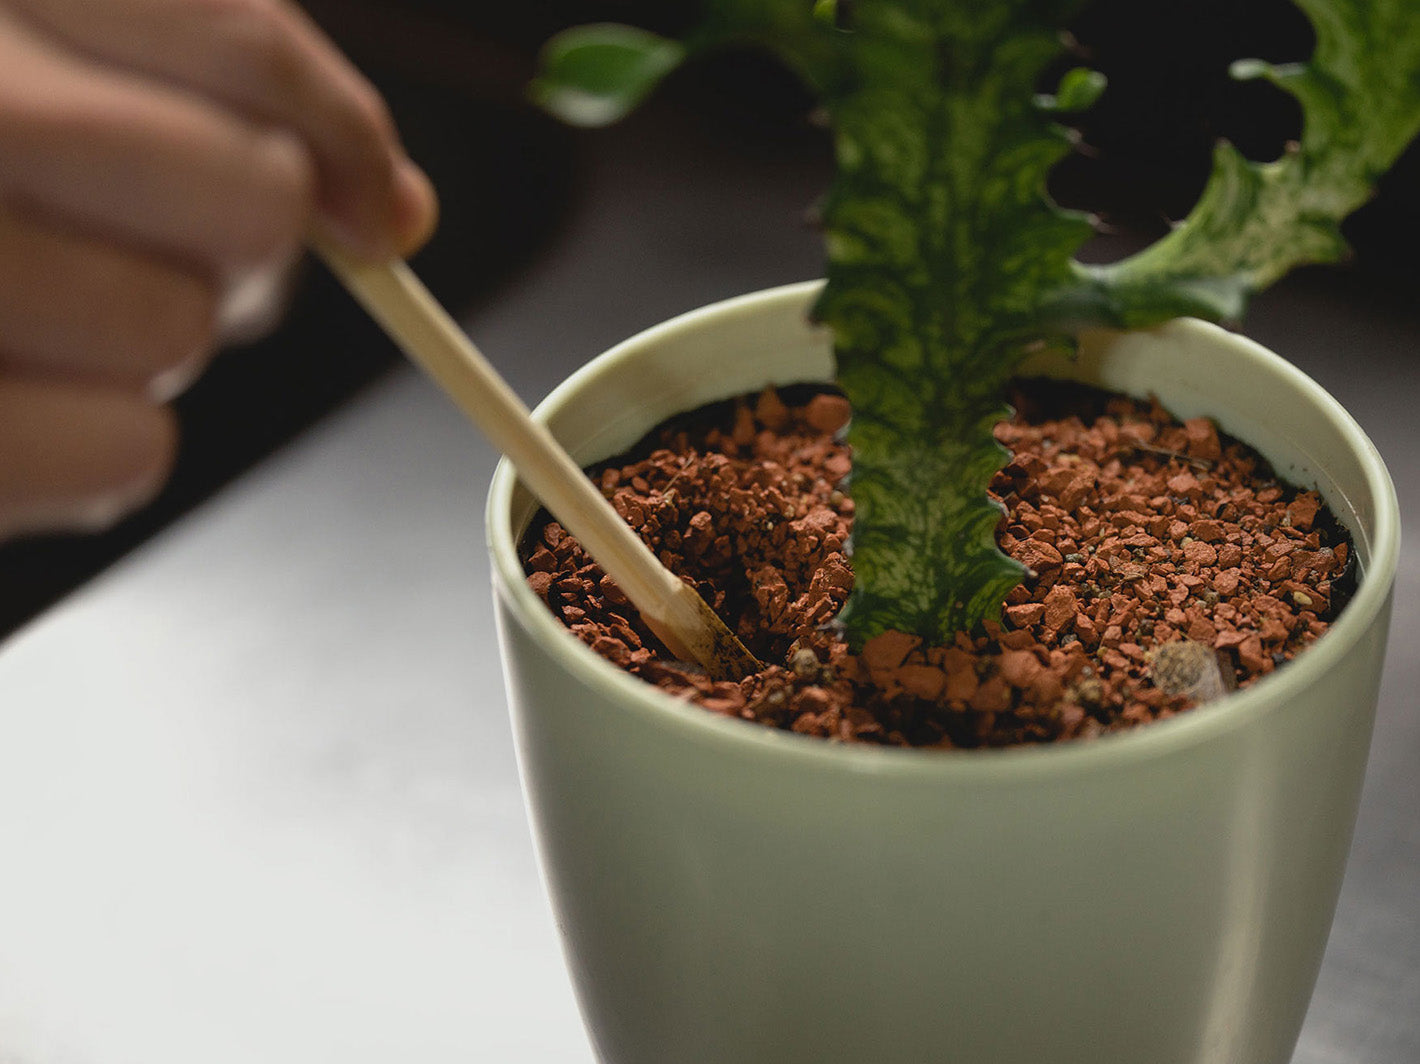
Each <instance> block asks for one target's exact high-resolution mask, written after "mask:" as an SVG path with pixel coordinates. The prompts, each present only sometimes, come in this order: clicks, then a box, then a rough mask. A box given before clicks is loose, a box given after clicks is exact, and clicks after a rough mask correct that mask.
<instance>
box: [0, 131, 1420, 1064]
mask: <svg viewBox="0 0 1420 1064" xmlns="http://www.w3.org/2000/svg"><path fill="white" fill-rule="evenodd" d="M651 135H654V136H657V137H662V136H664V137H679V138H681V140H680V141H679V142H678V143H677V144H676V145H675V147H676V150H675V151H667V152H661V151H651V152H647V151H640V152H635V151H619V150H618V142H617V140H616V139H615V138H617V137H620V138H623V140H622V141H621V142H620V146H621V147H623V148H625V147H627V146H628V145H629V144H630V143H631V141H632V140H634V139H635V138H644V137H647V136H651ZM710 139H713V138H710V137H708V135H706V134H704V132H703V131H696V130H695V129H693V128H691V129H688V130H687V129H685V128H681V127H675V128H670V127H664V126H657V125H656V124H655V122H654V119H651V120H648V121H647V122H642V123H640V124H634V125H633V126H632V127H629V128H628V129H627V130H625V131H623V132H621V133H618V134H612V135H611V139H609V140H608V141H607V142H606V143H605V147H604V148H602V149H600V150H598V151H597V152H596V153H595V154H594V155H593V156H592V157H591V158H590V160H589V166H590V170H589V173H588V175H587V176H588V191H587V194H586V199H585V201H584V203H583V205H582V207H581V208H580V209H579V211H578V212H577V213H576V215H575V216H574V218H573V220H572V222H571V224H570V226H569V228H568V229H567V231H566V232H565V233H564V234H563V235H562V237H561V239H560V240H559V242H558V243H557V245H556V246H555V247H553V248H552V249H551V251H550V252H549V253H548V255H546V256H545V257H544V258H543V259H542V261H541V262H540V263H539V264H538V265H537V266H536V267H535V268H533V269H532V270H531V271H529V272H527V273H525V274H524V275H523V276H521V277H520V278H519V279H518V280H517V281H516V282H515V283H513V284H512V285H510V286H509V287H508V288H506V289H504V290H503V291H502V292H501V293H500V294H499V295H498V297H497V298H496V299H493V300H492V301H490V302H489V303H488V304H487V305H486V306H483V307H481V308H475V309H474V310H473V311H471V312H470V313H469V314H468V315H467V316H466V324H467V325H468V327H469V328H470V331H471V332H472V333H473V334H474V335H475V336H476V337H477V338H478V340H479V341H480V343H481V345H482V346H483V347H484V349H485V350H486V351H487V352H488V353H489V354H490V355H491V356H492V357H493V359H494V360H495V361H496V362H498V363H499V364H500V365H501V367H502V368H503V369H504V371H505V372H506V373H507V374H508V376H509V377H510V378H511V379H512V381H513V383H514V384H515V385H516V386H517V387H518V389H519V390H520V391H521V392H522V394H523V395H524V396H526V397H528V398H530V399H533V398H536V397H538V396H540V395H541V394H543V393H545V392H546V391H547V390H548V389H549V388H550V387H551V386H552V385H553V384H555V383H556V381H557V380H559V379H560V378H561V377H562V376H564V375H565V374H566V373H567V372H569V371H570V370H571V369H572V368H574V367H576V366H577V365H579V364H581V363H582V362H584V361H585V360H586V359H587V358H589V357H591V356H592V355H594V354H596V353H597V352H598V351H600V350H602V349H604V348H605V347H607V346H609V345H610V344H611V343H613V342H614V341H616V340H618V339H620V338H622V337H623V336H625V335H627V334H629V333H631V332H633V331H635V330H637V329H639V328H641V327H643V326H646V325H649V324H652V323H653V322H655V321H657V320H660V319H662V318H664V317H667V316H669V315H671V314H674V313H676V312H678V311H681V310H685V309H688V308H690V307H692V306H695V305H698V304H702V303H705V302H708V301H711V300H713V299H716V298H720V297H725V296H730V295H734V294H737V293H740V292H743V291H746V290H751V289H754V288H758V287H762V286H764V285H768V284H773V283H779V282H786V281H790V280H796V279H799V278H802V277H807V276H812V275H814V274H815V273H816V272H817V271H818V270H819V256H818V252H817V249H816V246H815V238H814V237H813V235H812V234H811V233H809V232H807V231H806V230H804V231H801V230H799V229H796V228H795V227H794V226H792V225H785V224H784V219H785V218H792V217H795V216H796V215H797V214H798V213H799V212H800V211H801V204H802V203H803V201H804V200H805V198H806V197H807V195H808V193H807V192H806V191H805V190H806V189H812V188H814V187H815V185H814V180H815V174H816V173H817V170H816V167H815V166H812V165H809V164H806V163H803V162H802V161H800V162H795V161H792V159H791V160H790V161H787V162H783V163H777V164H776V163H775V162H774V161H773V159H772V158H768V159H767V158H765V157H758V156H754V154H753V152H750V154H746V155H739V156H735V155H731V156H729V157H728V158H727V157H725V156H724V154H723V152H721V153H720V154H718V155H717V157H716V159H715V160H714V163H713V165H710V164H709V162H708V161H707V160H702V159H701V157H700V153H702V152H709V151H711V150H712V149H713V150H715V151H717V152H718V151H719V146H714V145H710V144H709V143H708V141H709V140H710ZM667 160H669V161H667ZM775 165H778V166H780V167H781V170H780V171H779V172H772V173H771V174H770V178H769V179H768V180H766V179H765V178H764V176H763V174H764V168H765V167H766V166H769V167H771V168H772V167H773V166H775ZM668 167H669V169H670V172H667V168H668ZM751 175H754V176H751ZM747 193H752V194H747ZM1397 303H1398V301H1397V300H1395V299H1393V298H1390V297H1384V296H1382V295H1379V294H1377V293H1376V292H1374V291H1372V290H1370V289H1368V288H1367V286H1365V285H1364V284H1355V283H1347V282H1337V281H1336V280H1335V278H1333V277H1330V276H1329V275H1328V276H1321V277H1318V276H1312V277H1308V278H1303V279H1300V280H1297V281H1293V282H1289V283H1288V284H1287V285H1285V286H1284V287H1283V289H1282V290H1280V291H1278V292H1276V293H1275V294H1272V295H1269V297H1268V298H1267V299H1265V300H1264V301H1263V302H1262V303H1261V305H1259V307H1258V308H1257V312H1256V314H1255V315H1254V317H1253V318H1252V321H1251V326H1250V331H1251V332H1252V334H1253V335H1255V336H1256V337H1258V338H1259V339H1260V340H1262V341H1263V342H1264V343H1267V344H1269V345H1270V346H1273V347H1274V348H1275V349H1277V350H1279V351H1282V352H1283V353H1285V354H1286V355H1287V356H1288V357H1290V358H1292V359H1293V360H1294V361H1296V362H1298V363H1299V364H1300V365H1302V367H1303V368H1304V369H1306V370H1307V371H1308V372H1310V373H1312V374H1313V375H1314V376H1316V377H1317V378H1318V379H1320V380H1321V382H1322V383H1323V384H1324V385H1325V386H1327V387H1328V388H1330V389H1331V390H1332V391H1333V392H1334V393H1335V394H1336V395H1338V397H1339V398H1341V400H1342V401H1343V402H1344V403H1345V404H1346V405H1347V406H1348V407H1350V409H1351V410H1352V411H1353V412H1354V413H1355V414H1356V416H1357V417H1358V418H1359V420H1360V421H1361V423H1362V424H1363V425H1364V426H1365V427H1366V428H1367V430H1368V431H1370V432H1371V433H1372V435H1373V437H1374V438H1375V440H1376V442H1377V444H1378V446H1379V447H1380V449H1381V451H1382V453H1383V454H1384V455H1385V456H1386V458H1387V459H1388V461H1389V463H1390V465H1391V468H1392V471H1393V473H1394V474H1395V477H1396V480H1397V483H1398V485H1399V488H1400V493H1401V500H1402V507H1403V508H1404V510H1405V514H1406V519H1407V521H1408V522H1409V523H1410V527H1412V528H1414V527H1416V526H1417V520H1420V430H1417V428H1416V426H1415V417H1414V409H1413V407H1414V403H1415V397H1416V396H1417V395H1420V359H1417V358H1415V357H1413V355H1414V352H1413V348H1414V346H1415V342H1416V338H1417V336H1420V327H1417V323H1420V314H1417V311H1416V309H1415V308H1414V307H1411V306H1407V305H1397ZM493 465H494V455H493V454H492V453H491V452H490V450H489V448H488V447H487V445H486V444H484V443H483V442H482V440H481V439H480V438H479V437H478V436H477V435H476V434H475V433H474V432H473V431H472V430H471V429H470V428H468V427H467V426H466V425H465V424H463V423H462V422H461V421H460V419H459V417H458V416H457V415H456V414H455V412H454V411H453V410H452V408H451V407H450V406H449V405H448V404H447V403H446V402H445V401H444V400H443V399H442V398H441V397H440V396H439V395H437V394H436V393H435V392H434V390H433V389H432V388H431V387H430V386H429V385H428V384H426V383H425V382H424V381H423V380H421V379H420V378H418V377H417V376H415V375H414V374H413V373H412V372H409V371H402V372H399V373H397V374H396V375H394V376H393V377H392V378H390V379H388V380H387V381H385V382H384V383H382V384H381V385H379V386H377V387H376V388H374V389H372V390H371V391H369V392H368V393H367V394H365V395H364V396H363V397H362V398H361V399H360V401H358V402H357V403H355V404H354V405H352V406H351V407H349V408H348V409H346V410H345V411H343V412H342V413H340V414H338V415H337V416H335V417H333V418H331V419H329V420H327V421H326V422H325V423H323V424H321V425H319V426H317V427H316V429H314V430H313V431H312V432H311V433H309V434H308V435H307V436H306V437H305V438H304V439H303V440H302V441H300V442H299V443H297V444H296V445H295V446H293V447H291V448H289V449H287V450H286V451H284V452H283V453H281V454H279V455H278V456H277V457H275V458H274V459H272V460H270V461H268V462H266V463H265V464H264V465H262V466H261V467H259V468H257V469H256V470H255V471H253V472H252V473H251V474H249V475H248V476H247V477H245V478H244V479H243V480H241V481H240V482H238V483H237V484H236V485H235V486H234V487H232V488H231V489H230V490H228V491H226V492H225V493H224V494H222V495H221V496H220V497H218V498H217V499H215V500H214V501H213V502H211V503H210V504H209V505H207V506H205V507H204V508H203V509H201V510H199V511H198V512H196V513H194V514H193V515H191V516H190V517H189V518H187V519H186V520H184V521H182V522H181V523H180V524H178V525H177V526H175V527H173V528H172V529H170V530H169V531H168V532H167V533H165V534H164V535H162V536H161V537H159V538H158V539H156V540H155V541H153V542H152V543H150V544H149V545H148V546H147V547H146V548H144V549H143V550H141V551H139V552H138V553H137V554H135V555H133V556H131V557H130V558H128V559H127V560H125V561H124V562H123V563H121V564H120V565H118V566H117V567H116V568H114V569H113V570H111V571H110V572H108V573H107V574H105V575H104V576H103V577H101V578H100V579H98V580H96V581H94V582H93V583H92V584H91V585H89V586H88V587H86V588H85V589H83V590H82V591H81V592H79V593H78V594H75V595H74V596H72V597H71V598H69V599H68V600H66V601H65V602H63V603H62V604H60V605H59V606H58V607H57V608H55V609H54V610H52V611H51V612H50V613H48V614H47V615H46V616H44V617H42V618H41V619H40V620H39V621H38V622H37V623H35V624H33V625H31V626H30V627H29V628H27V629H26V630H24V631H22V632H21V633H19V634H18V635H17V636H15V637H14V638H12V639H11V640H10V641H9V642H8V643H7V644H6V645H5V646H4V647H3V648H0V860H3V872H0V1061H3V1062H5V1064H120V1062H123V1064H127V1062H140V1061H141V1062H143V1064H178V1062H182V1064H190V1062H192V1061H203V1062H204V1064H227V1062H232V1064H236V1062H242V1064H248V1062H260V1064H297V1062H300V1064H316V1062H327V1061H328V1062H332V1064H334V1062H337V1061H338V1062H341V1064H364V1062H370V1064H374V1062H376V1061H379V1062H382V1064H383V1062H387V1061H390V1060H408V1061H419V1062H421V1064H440V1062H445V1061H447V1062H453V1061H463V1062H467V1061H510V1062H512V1061H516V1062H528V1064H534V1062H544V1061H545V1062H549V1064H550V1062H553V1061H557V1062H559V1064H574V1062H579V1061H591V1060H592V1059H593V1058H592V1053H591V1050H590V1048H589V1045H588V1042H587V1040H586V1036H585V1034H584V1033H583V1031H582V1028H581V1024H580V1021H579V1019H578V1016H577V1012H576V1007H575V1003H574V1000H573V996H572V993H571V989H570V987H569V984H568V980H567V976H566V974H565V971H564V968H563V966H562V961H561V957H560V954H559V947H558V943H557V938H556V933H555V928H554V923H553V919H552V916H551V913H550V912H549V910H548V907H547V904H546V902H545V899H544V895H543V892H542V887H541V885H540V882H539V878H538V873H537V868H536V864H535V860H534V856H533V851H532V845H531V841H530V838H529V835H528V829H527V826H526V822H525V818H524V812H523V805H522V800H521V796H520V793H519V789H518V781H517V773H516V766H515V762H514V755H513V748H512V740H511V735H510V732H509V727H508V724H507V722H506V719H505V707H504V698H503V691H502V680H501V676H500V669H499V664H498V659H497V653H496V649H495V645H494V633H493V629H492V619H491V612H490V608H489V588H488V567H487V562H486V560H485V557H484V547H483V533H482V528H481V520H482V498H483V494H484V491H485V488H486V485H487V481H488V478H489V476H490V474H491V472H492V468H493ZM1394 633H1395V634H1394V637H1393V641H1392V646H1391V651H1390V658H1389V663H1388V666H1387V672H1386V678H1385V684H1384V689H1383V693H1382V703H1381V709H1380V719H1379V725H1378V730H1377V733H1376V739H1375V744H1374V749H1373V754H1372V758H1371V766H1370V774H1369V777H1368V781H1367V786H1366V790H1365V796H1364V800H1363V806H1362V810H1361V817H1360V823H1359V826H1358V830H1357V836H1356V841H1355V846H1354V851H1353V857H1352V862H1351V865H1350V868H1349V871H1348V874H1347V879H1346V884H1345V888H1344V892H1343V896H1342V899H1341V904H1340V908H1339V910H1338V913H1337V919H1336V925H1335V928H1334V931H1333V934H1332V938H1331V945H1330V949H1329V951H1328V954H1327V957H1326V962H1325V967H1324V970H1323V972H1322V975H1321V980H1320V983H1319V985H1318V988H1317V994H1316V998H1315V1001H1314V1003H1313V1006H1312V1010H1311V1013H1310V1015H1309V1017H1308V1020H1307V1025H1306V1028H1305V1030H1304V1032H1303V1035H1302V1040H1301V1043H1300V1046H1299V1048H1298V1050H1297V1054H1296V1058H1295V1062H1296V1064H1343V1062H1345V1064H1414V1062H1415V1061H1417V1060H1420V1010H1417V1008H1416V1005H1417V1003H1420V921H1418V920H1417V917H1420V816H1418V815H1417V814H1420V769H1417V767H1416V766H1417V765H1420V707H1417V704H1416V699H1415V697H1414V692H1415V691H1416V690H1417V689H1420V647H1417V643H1420V640H1417V638H1416V637H1417V633H1420V548H1417V547H1416V546H1415V545H1414V544H1413V543H1412V544H1409V545H1407V547H1406V549H1405V554H1404V557H1403V560H1402V565H1401V575H1400V582H1399V586H1398V588H1397V592H1396V619H1395V627H1394Z"/></svg>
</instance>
